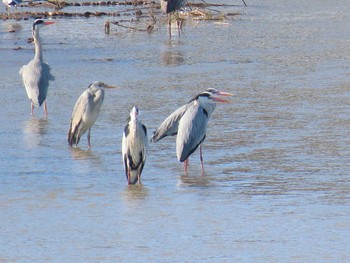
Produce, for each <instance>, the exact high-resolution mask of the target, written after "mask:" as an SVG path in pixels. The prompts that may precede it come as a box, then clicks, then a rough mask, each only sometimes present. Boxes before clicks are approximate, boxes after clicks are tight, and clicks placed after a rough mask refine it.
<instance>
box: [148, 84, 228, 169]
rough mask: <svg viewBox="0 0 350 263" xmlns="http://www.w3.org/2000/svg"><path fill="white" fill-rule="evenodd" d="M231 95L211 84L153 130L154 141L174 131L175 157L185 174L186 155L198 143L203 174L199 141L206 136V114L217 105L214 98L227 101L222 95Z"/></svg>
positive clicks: (218, 100) (172, 133)
mask: <svg viewBox="0 0 350 263" xmlns="http://www.w3.org/2000/svg"><path fill="white" fill-rule="evenodd" d="M232 95H233V94H231V93H227V92H221V91H218V90H216V89H212V88H209V89H207V90H205V91H203V92H202V93H200V94H198V95H197V96H195V97H194V98H192V99H191V100H190V101H189V102H188V103H187V104H185V105H183V106H182V107H180V108H179V109H177V110H176V111H174V112H173V113H172V114H170V115H169V116H168V117H167V118H166V119H165V120H164V121H163V122H162V124H161V125H160V126H159V128H158V129H157V130H156V131H155V132H154V134H153V136H152V139H151V141H153V142H157V141H159V140H161V139H162V138H164V137H166V136H173V135H177V137H176V155H177V159H178V161H180V162H184V168H185V173H186V174H187V167H188V158H189V157H190V155H191V154H192V153H193V152H194V151H195V150H196V149H197V148H198V146H199V150H200V161H201V166H202V174H204V165H203V156H202V145H201V144H202V142H203V141H204V139H205V137H206V131H207V125H208V121H209V118H210V116H211V114H212V113H213V111H214V109H215V107H216V102H229V101H228V100H226V99H224V98H223V97H222V96H232Z"/></svg>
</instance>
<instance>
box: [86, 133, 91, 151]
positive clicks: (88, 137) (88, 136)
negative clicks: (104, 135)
mask: <svg viewBox="0 0 350 263" xmlns="http://www.w3.org/2000/svg"><path fill="white" fill-rule="evenodd" d="M90 131H91V128H89V131H88V135H87V139H88V144H89V147H90V148H91V144H90Z"/></svg>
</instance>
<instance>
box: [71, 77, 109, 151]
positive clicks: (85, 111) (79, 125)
mask: <svg viewBox="0 0 350 263" xmlns="http://www.w3.org/2000/svg"><path fill="white" fill-rule="evenodd" d="M108 87H110V86H108V85H106V84H104V83H102V82H98V81H95V82H93V83H91V84H90V85H89V87H88V88H87V89H86V90H85V91H84V92H83V93H82V94H81V95H80V97H79V98H78V100H77V102H76V103H75V106H74V109H73V112H72V117H71V122H70V127H69V131H68V144H69V145H70V146H73V145H75V146H77V145H78V143H79V141H80V138H81V136H82V135H83V134H84V133H85V132H86V131H87V130H88V137H87V138H88V144H89V147H91V144H90V132H91V127H92V126H93V125H94V124H95V122H96V120H97V118H98V116H99V114H100V109H101V105H102V103H103V100H104V94H105V92H104V90H103V88H108Z"/></svg>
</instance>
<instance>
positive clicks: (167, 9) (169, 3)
mask: <svg viewBox="0 0 350 263" xmlns="http://www.w3.org/2000/svg"><path fill="white" fill-rule="evenodd" d="M184 3H185V1H184V0H160V7H161V9H162V11H163V12H164V13H165V14H168V13H171V12H174V11H176V10H179V9H180V8H181V7H182V6H183V5H184Z"/></svg>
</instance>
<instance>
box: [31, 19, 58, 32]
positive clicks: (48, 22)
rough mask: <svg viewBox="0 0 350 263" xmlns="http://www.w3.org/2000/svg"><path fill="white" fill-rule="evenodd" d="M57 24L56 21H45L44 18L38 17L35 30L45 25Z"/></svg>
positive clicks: (34, 24)
mask: <svg viewBox="0 0 350 263" xmlns="http://www.w3.org/2000/svg"><path fill="white" fill-rule="evenodd" d="M52 24H55V22H52V21H44V20H42V19H36V20H35V21H34V23H33V31H35V30H36V29H39V28H42V27H44V26H48V25H52Z"/></svg>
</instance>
